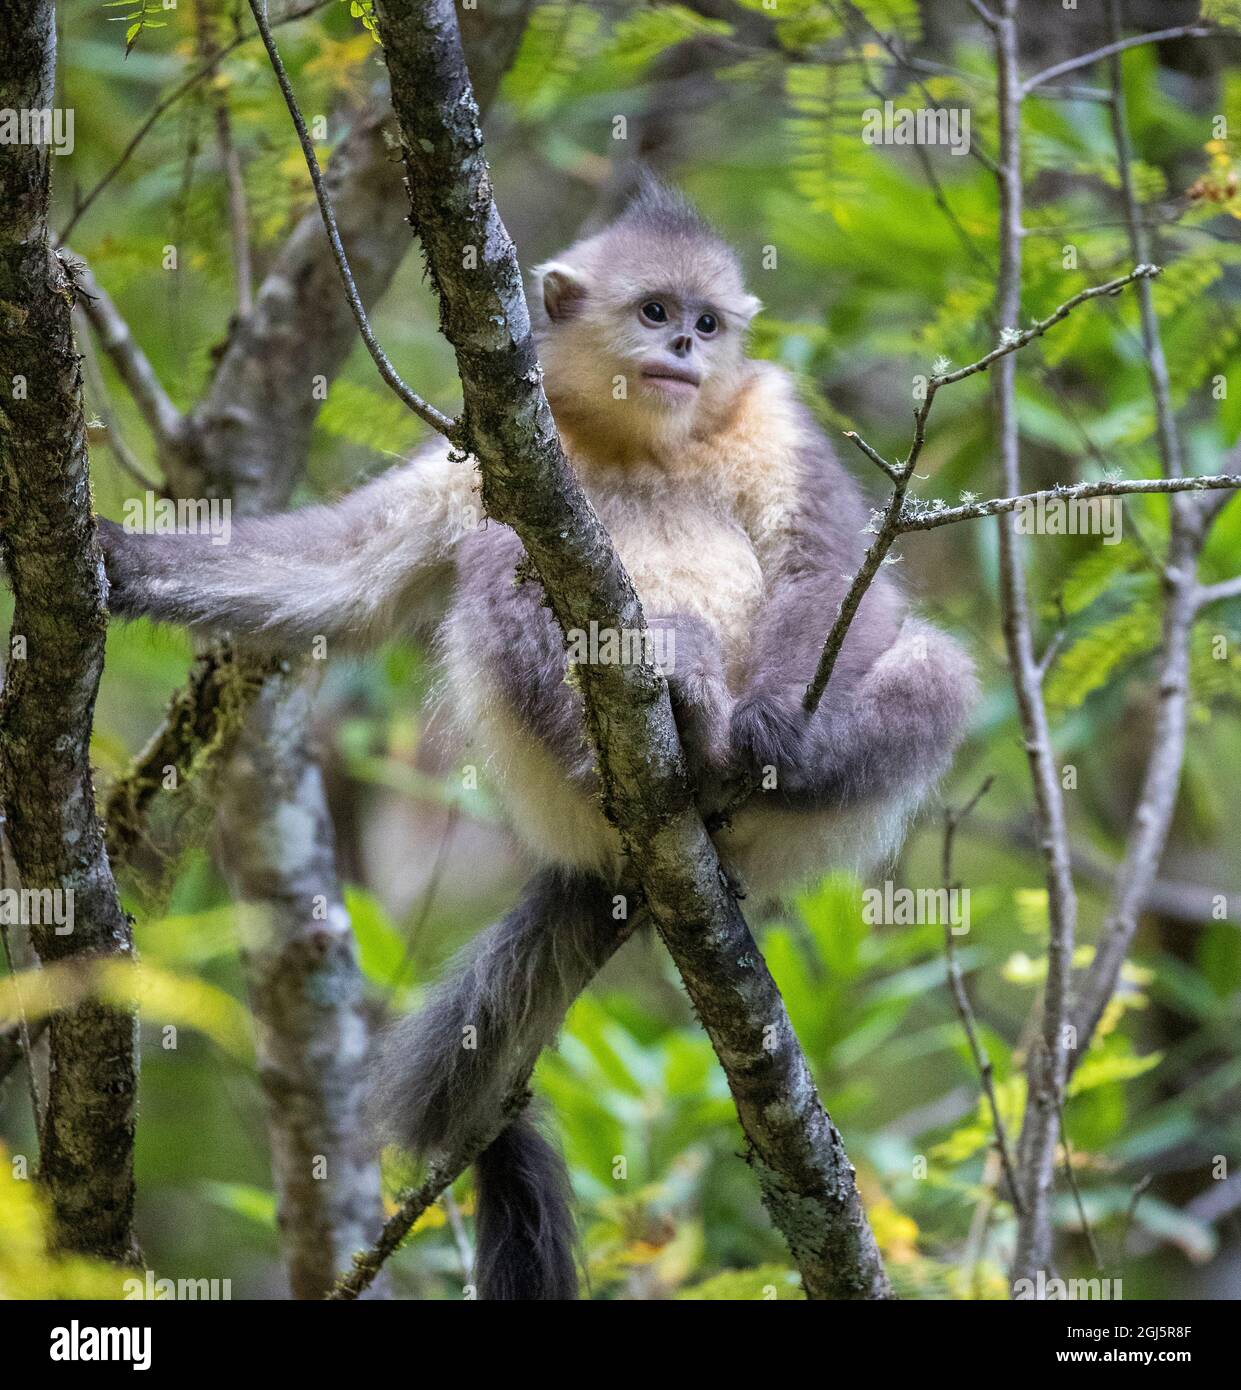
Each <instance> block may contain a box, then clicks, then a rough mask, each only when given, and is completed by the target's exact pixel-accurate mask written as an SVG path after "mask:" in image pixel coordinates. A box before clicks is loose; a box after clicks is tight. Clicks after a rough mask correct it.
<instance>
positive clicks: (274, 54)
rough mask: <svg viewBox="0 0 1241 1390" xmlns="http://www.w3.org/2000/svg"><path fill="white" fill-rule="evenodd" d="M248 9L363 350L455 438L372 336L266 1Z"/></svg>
mask: <svg viewBox="0 0 1241 1390" xmlns="http://www.w3.org/2000/svg"><path fill="white" fill-rule="evenodd" d="M250 12H251V14H253V15H254V22H255V23H256V24H257V25H258V28H259V34H260V35H261V37H262V39H263V46H264V48H266V49H267V56H268V58H270V59H271V65H272V70H273V72H275V74H276V81H277V82H278V83H279V84H280V91H281V93H282V95H283V96H284V101H285V105H286V106H287V107H288V108H289V115H290V116H291V117H292V118H293V126H294V128H295V129H296V131H297V139H298V143H299V144H300V145H301V147H302V154H303V155H304V156H305V158H306V168H307V169H308V170H309V171H310V181H311V183H312V184H314V189H315V198H316V199H317V201H318V203H319V211H320V212H321V213H322V214H323V225H324V227H325V229H326V230H327V237H328V241H329V242H330V243H331V247H332V257H333V259H334V260H335V262H336V268H337V270H338V271H339V272H340V278H341V283H342V284H343V285H344V287H345V296H346V298H347V299H348V300H349V307H350V309H351V310H352V311H353V317H354V320H355V321H356V323H357V325H358V332H359V333H360V334H361V337H362V342H363V343H364V344H365V345H366V350H367V352H369V353H370V355H371V358H372V360H373V361H374V363H375V366H376V367H377V368H378V369H379V375H380V376H381V377H382V378H383V379H384V381H385V382H387V384H388V385H389V386H390V387H391V388H392V390H393V391H394V392H395V393H396V394H397V396H398V397H399V398H400V399H401V400H402V401H403V402H404V403H405V405H407V406H408V407H409V409H410V410H412V411H413V412H414V414H415V415H417V416H418V418H419V419H420V420H422V421H423V422H424V423H425V424H428V425H430V426H431V428H432V429H433V430H437V431H438V432H439V433H440V434H442V435H443V436H444V437H445V438H446V439H449V440H455V437H456V430H457V424H456V421H455V420H452V419H451V418H450V417H449V416H447V415H444V414H443V413H442V412H441V411H439V410H436V408H435V407H434V406H433V405H430V404H428V403H427V402H426V401H424V400H423V399H422V397H421V396H420V395H418V393H417V392H416V391H414V390H412V389H411V388H410V387H408V386H407V385H406V384H405V382H404V381H403V380H402V379H401V376H400V373H399V372H398V371H397V370H396V368H395V367H394V366H393V365H392V363H391V362H390V361H389V359H388V355H387V353H386V352H384V350H383V348H382V347H381V346H380V345H379V340H378V339H377V338H376V337H375V334H374V331H373V330H372V328H371V324H370V319H369V318H367V315H366V309H365V308H364V307H363V304H362V296H361V295H360V294H359V293H358V287H357V285H356V283H355V282H354V278H353V271H352V269H351V268H350V266H349V258H348V257H347V256H346V255H345V248H344V245H343V244H342V242H341V239H340V231H339V229H338V227H337V225H336V213H335V211H334V209H333V207H332V200H331V198H330V197H329V196H328V191H327V188H326V187H325V185H324V182H323V172H322V170H321V169H320V168H319V158H318V156H317V155H316V154H315V145H314V141H313V140H312V139H311V138H310V132H309V130H307V129H306V122H305V120H304V118H303V116H302V111H301V107H300V106H298V104H297V96H296V95H295V93H294V91H293V84H292V83H291V82H290V81H289V74H288V73H287V72H286V71H285V66H284V61H283V59H282V58H281V57H280V50H279V49H278V48H277V47H276V40H275V38H274V36H273V35H272V31H271V25H270V23H269V22H268V19H267V0H250Z"/></svg>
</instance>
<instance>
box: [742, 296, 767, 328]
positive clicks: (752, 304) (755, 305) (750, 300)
mask: <svg viewBox="0 0 1241 1390" xmlns="http://www.w3.org/2000/svg"><path fill="white" fill-rule="evenodd" d="M762 307H763V301H762V300H761V299H756V298H755V296H754V295H752V294H743V295H742V296H741V299H740V300H739V301H738V303H737V306H736V312H737V313H738V314H739V316H740V318H741V322H742V323H743V324H748V323H749V322H750V320H751V319H752V318H753V317H754V315H755V314H757V313H758V311H759V310H760V309H761V308H762Z"/></svg>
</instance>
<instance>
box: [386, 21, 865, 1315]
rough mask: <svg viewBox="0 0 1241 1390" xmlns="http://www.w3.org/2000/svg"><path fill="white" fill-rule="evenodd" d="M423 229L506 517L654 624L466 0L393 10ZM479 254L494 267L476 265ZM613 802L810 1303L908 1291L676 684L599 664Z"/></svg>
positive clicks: (545, 556)
mask: <svg viewBox="0 0 1241 1390" xmlns="http://www.w3.org/2000/svg"><path fill="white" fill-rule="evenodd" d="M376 13H377V17H378V20H379V30H380V37H381V39H382V41H383V45H384V50H385V55H386V57H387V61H388V69H389V74H390V76H391V80H392V95H393V105H394V107H395V109H396V113H397V119H398V121H399V123H400V126H401V133H402V138H403V142H404V146H405V161H406V168H407V171H408V176H409V177H408V184H409V189H410V199H411V206H412V211H413V216H412V221H413V224H414V226H415V229H416V231H417V232H418V235H419V238H420V239H421V241H422V244H423V249H424V251H425V252H426V256H427V262H428V267H429V272H430V275H431V278H432V280H433V282H434V284H435V287H436V289H437V291H438V293H439V295H440V301H441V309H442V316H441V322H442V326H443V329H444V333H445V336H446V337H447V338H448V340H449V342H450V343H451V344H452V345H453V348H454V349H455V351H456V355H457V364H458V368H459V370H460V373H461V379H462V385H463V388H464V392H465V409H464V412H463V415H462V420H461V428H462V438H463V440H464V442H465V443H466V445H467V447H469V449H470V451H471V452H472V453H473V454H474V455H475V456H476V457H477V458H478V460H479V463H480V468H481V473H482V478H483V498H484V502H485V504H486V506H487V510H488V513H489V515H491V516H492V517H494V518H496V519H497V520H500V521H503V522H506V523H508V524H510V525H512V526H513V527H514V529H515V530H516V531H517V533H518V534H519V535H520V536H521V539H522V541H523V543H524V545H525V548H526V552H527V554H528V556H529V557H530V559H531V561H532V563H533V565H534V568H535V569H536V571H537V572H538V574H539V577H540V578H541V580H542V582H543V585H544V588H545V590H546V592H547V595H548V599H549V602H550V603H551V606H552V609H553V611H554V612H555V615H556V617H557V619H558V620H559V621H560V623H561V626H562V627H564V628H571V627H581V626H584V625H587V624H588V623H589V622H590V621H592V620H593V621H597V622H599V623H601V625H604V626H607V627H615V628H630V629H632V628H637V629H639V630H640V629H641V628H642V627H643V621H642V612H641V607H640V605H639V603H638V600H637V596H636V595H635V593H634V590H633V586H632V584H631V583H630V582H629V579H628V576H627V575H626V574H625V571H624V569H623V567H622V566H621V564H620V562H619V560H618V559H617V557H616V554H615V551H614V550H613V548H612V545H611V542H610V540H609V538H608V536H607V534H606V532H605V531H604V530H603V528H602V526H601V525H600V523H599V520H598V518H597V517H596V516H595V514H594V512H593V510H592V509H591V508H590V505H589V503H588V502H587V501H586V499H585V497H584V495H583V494H582V492H581V489H580V487H579V486H578V484H577V482H576V479H575V478H574V475H573V473H572V470H571V469H570V467H569V464H568V462H567V460H566V459H565V457H564V454H563V452H562V450H561V447H560V443H559V440H558V438H557V435H556V430H555V425H554V422H553V421H552V418H551V412H550V410H549V408H548V405H547V399H546V397H545V395H544V393H543V389H542V384H541V380H540V375H539V370H538V364H537V360H536V356H535V350H534V343H533V338H532V335H531V332H530V322H529V315H528V311H527V308H526V303H525V297H524V294H523V292H522V284H521V276H520V272H519V270H518V267H517V260H516V255H515V253H514V251H513V247H512V243H511V241H510V240H509V237H508V233H507V231H506V230H505V228H504V224H503V223H502V221H501V220H500V216H499V213H498V212H497V211H496V208H495V203H494V201H493V199H492V196H491V188H490V182H489V179H488V176H487V168H486V164H485V161H484V159H483V153H482V136H481V132H480V131H479V129H478V122H477V108H476V106H475V104H474V101H473V98H472V95H471V93H470V85H469V77H468V75H467V73H466V70H465V64H464V61H463V58H462V53H461V47H460V41H459V37H458V33H457V25H456V17H455V13H454V9H453V6H452V4H451V3H450V0H425V3H414V0H380V2H379V3H377V5H376ZM466 246H473V247H475V248H477V256H478V269H477V270H471V271H465V270H463V268H462V259H463V258H462V250H463V248H464V247H466ZM582 687H583V694H584V696H585V701H586V707H587V719H588V724H589V729H590V733H591V736H592V740H593V742H594V746H595V747H596V749H597V751H598V755H599V766H600V772H601V779H602V783H603V789H604V803H605V807H606V809H607V812H608V814H609V816H610V817H611V819H612V820H613V822H614V824H615V825H616V826H617V828H618V830H619V832H620V835H621V838H622V842H623V843H624V845H625V847H626V849H627V850H628V852H629V854H630V855H631V857H632V860H633V863H634V866H635V869H636V871H637V873H638V876H639V877H640V879H641V882H642V887H643V890H644V897H645V901H646V903H647V905H648V906H649V908H650V910H651V913H652V916H653V918H654V920H655V923H656V926H657V928H658V930H659V932H660V935H661V936H662V937H663V939H664V941H665V943H666V944H667V945H668V947H669V950H670V951H671V952H672V954H673V956H674V959H675V960H676V962H677V965H678V968H679V969H680V971H681V974H682V978H683V979H684V981H685V983H686V987H687V989H688V991H689V993H690V997H691V998H692V1000H693V1002H694V1004H695V1007H696V1008H697V1011H698V1014H699V1017H700V1018H701V1019H702V1021H703V1023H704V1025H705V1027H706V1028H707V1031H708V1033H709V1035H710V1036H711V1039H712V1043H713V1045H714V1047H715V1049H716V1053H717V1055H718V1056H719V1057H720V1060H721V1062H722V1064H723V1066H724V1069H725V1072H726V1074H727V1075H728V1079H729V1085H730V1087H731V1089H732V1092H733V1096H734V1099H735V1100H736V1103H737V1109H738V1114H739V1116H740V1119H741V1123H742V1128H743V1129H744V1131H745V1133H746V1136H747V1140H748V1143H749V1147H750V1159H751V1162H752V1164H753V1166H754V1167H755V1170H756V1172H757V1174H758V1178H759V1182H760V1186H761V1188H762V1190H763V1195H764V1199H765V1201H766V1203H767V1207H768V1210H769V1211H770V1213H771V1215H772V1217H773V1219H774V1220H775V1222H776V1224H777V1225H778V1226H779V1227H780V1229H781V1230H782V1232H783V1233H784V1235H785V1238H786V1239H787V1240H788V1242H789V1246H790V1249H791V1251H792V1253H793V1258H794V1259H795V1260H796V1262H797V1264H798V1266H799V1268H800V1269H801V1271H802V1276H803V1280H804V1283H805V1286H806V1290H807V1293H808V1295H809V1296H810V1297H811V1298H827V1297H853V1298H874V1297H888V1296H890V1293H891V1290H890V1286H889V1285H888V1282H887V1277H886V1275H885V1273H884V1271H883V1266H882V1263H881V1261H880V1259H879V1255H878V1250H877V1247H876V1245H875V1242H874V1237H873V1235H872V1233H871V1231H870V1228H869V1226H868V1224H867V1222H866V1218H865V1213H864V1212H863V1210H862V1206H861V1202H860V1199H859V1197H858V1194H857V1189H856V1186H855V1185H854V1181H853V1173H852V1169H851V1167H850V1166H849V1163H848V1159H847V1157H846V1156H845V1153H844V1148H843V1145H842V1144H841V1142H840V1136H839V1135H838V1134H837V1132H836V1130H835V1129H834V1127H833V1126H832V1124H831V1122H830V1120H829V1119H828V1118H827V1116H826V1114H825V1113H824V1111H823V1109H822V1106H821V1104H820V1102H819V1099H818V1096H817V1093H816V1091H815V1088H814V1083H813V1080H812V1078H811V1076H810V1071H809V1067H808V1066H807V1063H806V1060H805V1057H804V1056H803V1054H802V1052H801V1049H800V1047H799V1046H798V1044H797V1040H796V1038H795V1036H794V1034H793V1031H792V1027H791V1025H790V1024H789V1021H788V1016H787V1014H786V1012H785V1010H784V1006H783V1003H782V1001H781V1000H780V996H779V993H778V991H777V990H776V988H775V984H774V981H773V980H772V979H771V976H770V974H769V972H768V971H767V969H766V966H765V964H764V962H763V959H762V956H761V954H760V953H759V951H758V948H757V947H756V946H755V944H754V942H753V938H752V937H751V936H750V933H749V929H748V928H747V926H746V924H745V921H744V919H743V918H742V916H741V913H740V911H739V910H738V907H737V904H736V902H735V900H734V898H733V896H732V894H731V893H730V892H729V890H728V888H727V886H726V884H725V882H724V880H723V876H722V874H721V872H720V867H719V862H718V860H717V858H716V855H715V850H714V847H713V846H712V844H711V841H710V839H709V837H708V835H707V833H706V830H705V828H704V826H703V824H702V820H701V817H700V816H699V815H698V813H697V811H696V809H695V807H694V804H693V798H692V793H691V789H690V787H689V783H688V779H687V775H686V769H685V765H684V760H683V757H682V754H681V750H680V744H679V741H678V739H677V734H676V725H675V723H674V721H673V718H672V709H671V705H670V703H669V700H668V694H667V687H666V685H665V683H664V681H663V679H662V678H661V677H660V676H659V675H658V673H657V672H656V671H655V670H654V669H653V668H652V667H650V666H646V665H642V666H606V667H605V666H594V667H585V668H583V670H582Z"/></svg>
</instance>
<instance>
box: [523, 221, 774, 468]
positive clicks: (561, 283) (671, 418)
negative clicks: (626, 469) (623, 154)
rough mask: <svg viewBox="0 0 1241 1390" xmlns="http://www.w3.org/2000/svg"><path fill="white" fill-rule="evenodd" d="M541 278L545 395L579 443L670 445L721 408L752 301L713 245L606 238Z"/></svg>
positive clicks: (735, 371) (738, 362)
mask: <svg viewBox="0 0 1241 1390" xmlns="http://www.w3.org/2000/svg"><path fill="white" fill-rule="evenodd" d="M569 257H571V258H572V259H571V260H570V259H568V258H569ZM540 275H541V289H542V297H543V307H544V310H545V322H544V323H543V324H542V325H541V328H540V335H539V337H540V342H539V350H540V356H541V359H542V362H543V366H544V368H545V371H546V378H547V391H548V395H549V397H550V398H551V401H552V405H553V408H554V409H555V410H556V412H557V416H558V418H559V419H560V420H561V423H562V425H565V426H567V427H568V428H570V429H571V430H572V432H573V433H574V434H575V435H576V436H578V438H579V441H587V442H589V445H590V447H591V448H592V450H594V449H596V447H598V448H599V449H601V450H602V451H603V452H616V453H620V454H626V453H633V452H642V451H643V450H646V451H650V450H655V451H660V450H665V449H667V448H671V447H675V445H676V444H677V442H678V441H679V440H683V439H684V438H686V437H687V436H689V435H690V434H691V433H693V432H694V431H695V430H697V429H698V428H700V427H702V426H703V425H704V424H706V423H707V422H708V421H709V420H710V419H711V418H712V417H714V416H716V415H718V414H720V413H721V412H722V411H723V410H724V409H725V408H726V407H727V404H728V402H729V401H730V400H731V399H732V397H733V395H734V394H735V392H736V390H737V387H738V384H739V381H740V378H741V374H742V371H743V368H744V365H745V361H746V357H745V333H746V328H747V326H748V324H749V320H750V317H751V315H752V314H753V313H754V311H755V309H756V308H757V307H758V302H757V300H755V299H753V297H752V296H750V295H747V294H746V293H745V289H744V286H743V285H742V284H741V280H740V275H739V272H738V271H737V269H736V265H735V262H733V261H732V260H731V258H727V259H726V258H725V255H724V254H723V253H722V252H720V251H719V250H717V249H716V248H715V247H714V246H713V245H703V246H701V247H698V248H695V247H686V246H684V245H681V244H677V245H675V246H674V247H670V248H661V247H658V246H656V247H652V246H650V245H646V246H644V247H642V248H641V249H640V250H638V249H635V247H634V245H633V239H632V238H622V237H618V236H616V235H615V234H613V235H611V236H610V237H608V238H607V240H606V241H604V240H602V239H599V240H596V241H593V242H589V243H585V244H584V245H583V246H581V247H576V248H574V249H573V250H572V251H570V252H568V253H566V260H565V261H562V262H553V263H551V264H549V265H547V266H544V267H542V268H541V270H540ZM596 442H597V444H596Z"/></svg>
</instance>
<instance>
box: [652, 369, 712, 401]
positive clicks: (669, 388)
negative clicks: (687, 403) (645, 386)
mask: <svg viewBox="0 0 1241 1390" xmlns="http://www.w3.org/2000/svg"><path fill="white" fill-rule="evenodd" d="M642 380H643V381H646V382H649V383H650V384H651V385H652V386H653V387H654V388H655V389H656V390H657V391H662V392H664V393H665V394H666V395H669V396H692V395H693V394H694V392H695V391H697V390H698V388H699V386H700V385H701V384H702V377H701V376H699V374H698V373H697V372H696V371H694V370H693V368H692V367H665V366H663V365H660V366H658V367H654V366H652V367H643V369H642Z"/></svg>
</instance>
